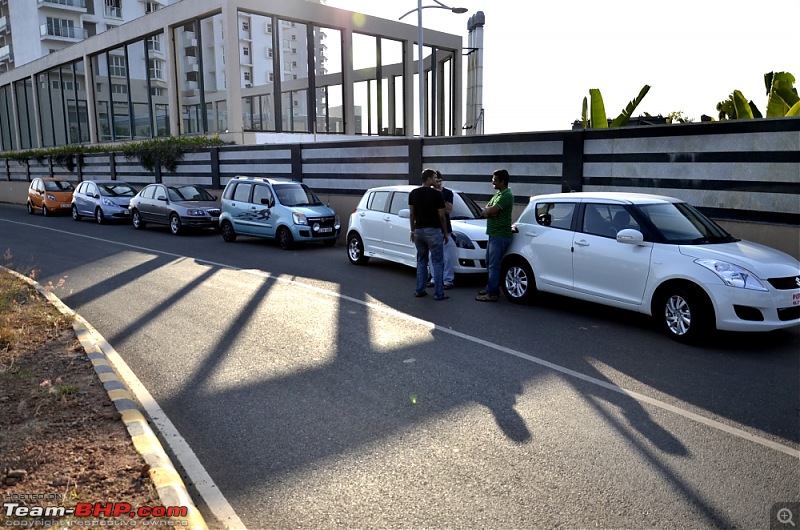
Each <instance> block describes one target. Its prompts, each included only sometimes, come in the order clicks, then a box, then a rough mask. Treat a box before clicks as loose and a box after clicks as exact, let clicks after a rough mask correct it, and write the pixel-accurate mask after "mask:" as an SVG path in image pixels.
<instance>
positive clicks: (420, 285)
mask: <svg viewBox="0 0 800 530" xmlns="http://www.w3.org/2000/svg"><path fill="white" fill-rule="evenodd" d="M442 239H443V236H442V229H441V228H417V229H415V230H414V245H416V247H417V288H416V290H415V292H416V293H421V292H423V291H424V290H425V287H426V286H427V285H428V253H429V252H430V262H431V271H432V276H433V296H434V297H435V298H442V297H443V296H444V283H443V282H442V269H443V265H442V262H443V255H442V246H443V241H442Z"/></svg>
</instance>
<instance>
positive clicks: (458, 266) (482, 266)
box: [453, 248, 486, 274]
mask: <svg viewBox="0 0 800 530" xmlns="http://www.w3.org/2000/svg"><path fill="white" fill-rule="evenodd" d="M456 256H457V257H458V260H457V261H456V262H455V263H454V264H453V271H455V272H456V274H480V273H486V249H484V248H475V249H469V248H456Z"/></svg>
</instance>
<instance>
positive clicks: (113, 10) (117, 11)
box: [105, 0, 122, 18]
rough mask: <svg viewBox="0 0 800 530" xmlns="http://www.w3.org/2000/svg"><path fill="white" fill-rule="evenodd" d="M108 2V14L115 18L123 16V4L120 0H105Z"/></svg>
mask: <svg viewBox="0 0 800 530" xmlns="http://www.w3.org/2000/svg"><path fill="white" fill-rule="evenodd" d="M105 2H106V16H107V17H114V18H122V6H121V5H120V0H105Z"/></svg>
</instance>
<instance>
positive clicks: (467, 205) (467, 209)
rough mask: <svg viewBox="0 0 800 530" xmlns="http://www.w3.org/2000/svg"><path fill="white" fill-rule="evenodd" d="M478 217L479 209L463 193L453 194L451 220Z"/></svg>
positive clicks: (479, 214)
mask: <svg viewBox="0 0 800 530" xmlns="http://www.w3.org/2000/svg"><path fill="white" fill-rule="evenodd" d="M480 216H481V207H480V206H478V205H477V203H476V202H475V201H473V200H472V199H470V198H469V197H468V196H467V195H466V194H465V193H464V192H462V191H459V192H456V193H454V194H453V210H452V211H451V212H450V219H451V220H453V221H462V220H465V219H478V218H479V217H480Z"/></svg>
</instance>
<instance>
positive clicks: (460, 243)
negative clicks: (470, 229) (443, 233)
mask: <svg viewBox="0 0 800 530" xmlns="http://www.w3.org/2000/svg"><path fill="white" fill-rule="evenodd" d="M453 237H454V238H456V247H458V248H468V249H470V250H475V245H474V244H473V243H472V240H471V239H470V238H469V237H467V235H466V234H464V233H463V232H453Z"/></svg>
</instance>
